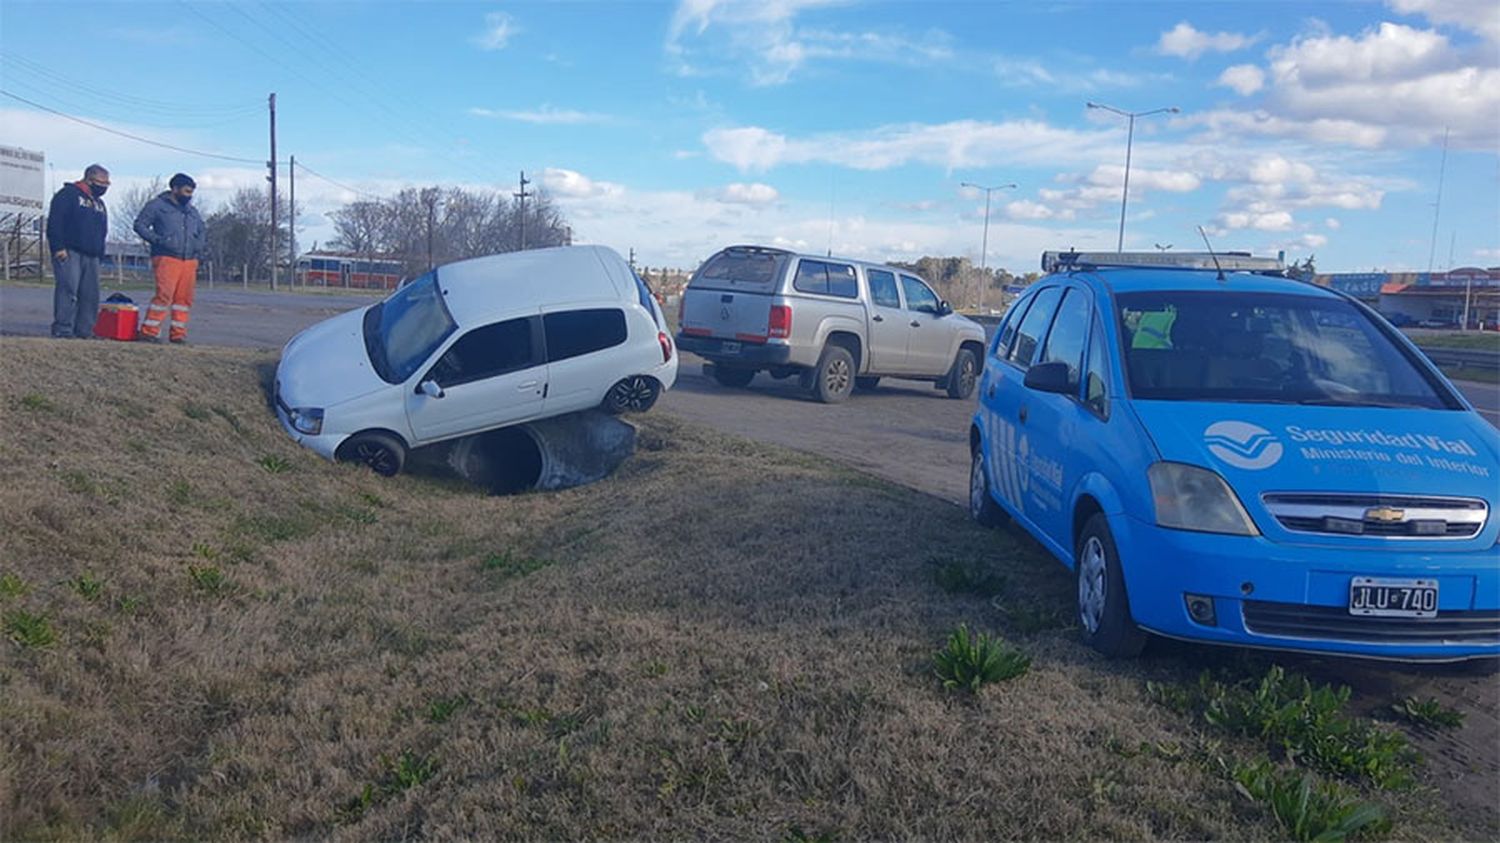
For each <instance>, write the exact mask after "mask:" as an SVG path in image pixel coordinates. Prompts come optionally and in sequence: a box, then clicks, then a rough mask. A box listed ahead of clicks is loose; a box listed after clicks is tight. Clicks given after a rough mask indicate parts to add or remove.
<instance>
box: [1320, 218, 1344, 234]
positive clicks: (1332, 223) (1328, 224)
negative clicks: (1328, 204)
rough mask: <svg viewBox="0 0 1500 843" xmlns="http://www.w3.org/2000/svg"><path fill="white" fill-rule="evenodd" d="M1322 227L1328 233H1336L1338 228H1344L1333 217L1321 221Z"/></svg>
mask: <svg viewBox="0 0 1500 843" xmlns="http://www.w3.org/2000/svg"><path fill="white" fill-rule="evenodd" d="M1323 227H1324V228H1326V229H1328V230H1329V231H1338V230H1339V229H1340V228H1343V227H1344V224H1343V223H1341V222H1339V221H1338V219H1337V218H1335V217H1329V218H1328V219H1326V220H1323Z"/></svg>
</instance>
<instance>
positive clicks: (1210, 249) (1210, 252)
mask: <svg viewBox="0 0 1500 843" xmlns="http://www.w3.org/2000/svg"><path fill="white" fill-rule="evenodd" d="M1198 233H1199V234H1200V235H1202V236H1203V245H1205V246H1207V247H1208V256H1209V257H1211V258H1213V259H1214V269H1217V270H1218V271H1219V279H1218V280H1220V281H1223V280H1224V267H1222V266H1219V256H1218V255H1216V254H1214V244H1212V243H1210V242H1208V232H1207V231H1204V230H1203V226H1201V225H1200V226H1198Z"/></svg>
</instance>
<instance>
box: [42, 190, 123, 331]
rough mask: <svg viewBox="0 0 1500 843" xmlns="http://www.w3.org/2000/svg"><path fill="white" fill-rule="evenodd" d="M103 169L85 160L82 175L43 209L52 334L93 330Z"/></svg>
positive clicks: (103, 228)
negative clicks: (49, 260)
mask: <svg viewBox="0 0 1500 843" xmlns="http://www.w3.org/2000/svg"><path fill="white" fill-rule="evenodd" d="M108 189H109V171H108V170H106V169H104V168H103V167H102V166H100V165H98V164H90V165H89V166H88V168H87V169H85V170H84V171H83V178H82V179H79V180H78V181H76V182H73V183H72V184H65V185H63V188H62V190H59V191H58V192H57V193H56V195H54V196H53V197H52V206H51V207H50V208H49V209H48V213H47V248H49V249H51V250H52V277H53V279H54V282H55V284H56V287H55V289H54V290H53V292H52V336H54V337H63V338H67V337H78V338H88V337H91V336H93V327H94V317H95V315H96V313H97V311H98V310H99V258H101V257H103V256H104V236H105V234H107V233H108V232H109V212H108V211H107V210H105V207H104V201H103V198H102V197H103V196H104V191H106V190H108Z"/></svg>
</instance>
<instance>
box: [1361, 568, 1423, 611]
mask: <svg viewBox="0 0 1500 843" xmlns="http://www.w3.org/2000/svg"><path fill="white" fill-rule="evenodd" d="M1437 602H1438V584H1437V580H1408V579H1391V578H1387V577H1355V578H1354V579H1352V580H1350V582H1349V614H1351V615H1364V616H1366V617H1382V618H1435V617H1437Z"/></svg>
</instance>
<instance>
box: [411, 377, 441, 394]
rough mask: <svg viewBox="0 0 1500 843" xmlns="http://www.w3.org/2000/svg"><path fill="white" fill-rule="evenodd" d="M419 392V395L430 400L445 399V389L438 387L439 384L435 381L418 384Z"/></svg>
mask: <svg viewBox="0 0 1500 843" xmlns="http://www.w3.org/2000/svg"><path fill="white" fill-rule="evenodd" d="M417 392H418V394H421V395H425V396H427V397H428V398H442V397H443V388H442V387H441V386H438V382H437V381H434V380H425V381H422V382H421V383H419V384H417Z"/></svg>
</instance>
